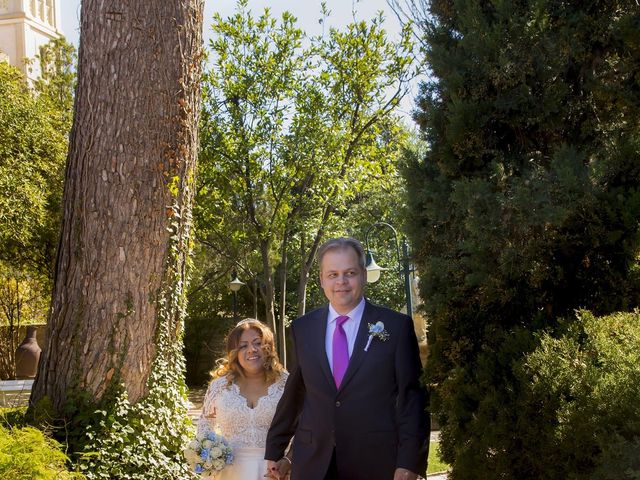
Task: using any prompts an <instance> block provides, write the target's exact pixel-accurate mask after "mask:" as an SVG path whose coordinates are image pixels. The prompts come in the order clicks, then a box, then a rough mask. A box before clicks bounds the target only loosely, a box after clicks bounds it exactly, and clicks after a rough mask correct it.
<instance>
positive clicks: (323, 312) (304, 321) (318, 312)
mask: <svg viewBox="0 0 640 480" xmlns="http://www.w3.org/2000/svg"><path fill="white" fill-rule="evenodd" d="M327 309H328V306H327V305H323V306H321V307H318V308H316V309H314V310H311V311H310V312H307V313H305V314H304V315H302V316H300V317H298V318H296V319H295V320H294V321H293V323H292V324H291V326H292V327H293V328H296V329H297V328H304V327H306V326H308V325H311V324H312V323H313V322H317V321H319V319H323V318H324V319H325V320H326V318H327Z"/></svg>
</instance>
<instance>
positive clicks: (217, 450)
mask: <svg viewBox="0 0 640 480" xmlns="http://www.w3.org/2000/svg"><path fill="white" fill-rule="evenodd" d="M184 456H185V459H186V461H187V463H188V464H189V467H191V469H192V470H193V471H194V472H195V473H198V474H201V475H213V474H215V473H217V472H219V471H221V470H222V469H224V468H225V467H226V466H227V465H230V464H231V463H233V453H232V452H231V447H230V446H229V443H228V442H227V440H226V439H225V438H224V437H223V436H222V435H217V434H216V433H214V432H206V433H201V434H199V435H198V436H196V439H195V440H192V441H191V442H189V444H188V445H187V448H186V450H185V452H184Z"/></svg>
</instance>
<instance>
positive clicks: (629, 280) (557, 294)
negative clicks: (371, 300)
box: [404, 0, 640, 480]
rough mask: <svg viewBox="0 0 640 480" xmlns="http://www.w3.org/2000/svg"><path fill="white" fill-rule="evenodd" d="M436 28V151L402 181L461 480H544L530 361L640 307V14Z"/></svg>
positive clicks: (489, 4)
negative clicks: (611, 316) (591, 323)
mask: <svg viewBox="0 0 640 480" xmlns="http://www.w3.org/2000/svg"><path fill="white" fill-rule="evenodd" d="M411 3H413V5H414V6H415V5H420V4H422V3H423V2H420V1H418V0H414V1H413V2H411ZM414 12H415V10H414ZM424 20H425V21H424V22H423V23H420V25H421V26H422V28H423V30H422V33H423V34H424V40H425V42H424V44H425V45H426V55H427V60H428V63H429V67H430V68H431V74H432V75H431V76H430V80H429V81H427V82H425V83H424V84H423V85H422V87H421V93H420V96H419V100H418V106H417V107H418V108H417V112H416V115H415V118H416V121H417V122H418V124H419V126H420V129H421V131H422V132H423V135H424V138H425V140H426V142H427V144H428V148H427V152H426V154H425V155H422V156H419V155H408V156H407V158H406V166H405V171H404V176H405V178H406V180H407V182H408V193H409V195H408V199H409V208H410V211H411V214H410V215H411V217H412V218H411V221H410V222H408V223H409V226H410V228H412V231H411V236H412V241H413V244H414V247H415V251H416V258H415V260H416V264H417V266H418V268H419V270H420V278H421V287H420V288H421V294H422V296H423V298H424V300H425V305H426V306H425V308H426V310H427V314H428V316H429V320H430V326H429V333H428V338H429V346H430V349H429V359H428V365H427V369H426V381H427V382H428V384H429V385H430V388H431V409H432V412H433V413H434V414H435V415H436V418H437V419H438V420H439V422H440V424H441V427H442V442H441V449H442V453H443V457H444V459H445V460H446V461H448V462H450V463H452V464H453V472H452V475H451V478H453V479H465V480H469V479H476V478H480V479H492V478H536V479H538V478H546V477H545V475H544V472H543V471H542V470H541V469H540V468H542V467H540V466H539V465H533V464H532V463H531V461H530V460H528V459H529V458H530V457H529V456H526V457H525V456H524V455H521V452H523V451H526V450H527V449H529V450H531V449H535V448H536V442H537V441H538V440H539V438H538V434H539V430H540V429H541V428H543V426H542V425H540V424H537V423H536V417H535V415H531V412H530V411H527V410H524V409H522V408H521V406H522V404H523V401H524V400H523V396H526V391H527V389H526V385H523V384H522V383H520V381H519V377H518V376H517V373H516V371H517V368H518V365H520V363H521V362H522V361H523V358H524V356H525V355H526V353H527V352H530V351H531V350H533V349H534V348H535V346H536V343H537V338H539V334H540V333H541V332H542V331H545V332H556V333H558V332H560V331H561V330H562V328H565V327H566V326H567V321H569V322H570V319H571V318H575V317H573V311H574V310H575V309H577V308H587V309H589V310H591V311H593V312H594V313H596V314H598V315H602V314H608V313H610V312H614V311H630V310H633V309H634V308H635V307H637V306H638V304H639V303H640V301H639V299H640V295H639V293H640V288H639V286H640V282H639V273H638V272H639V267H638V253H639V240H640V237H639V224H638V218H639V214H640V192H639V182H638V181H639V179H640V129H639V126H640V125H639V123H640V65H639V63H640V8H639V7H638V5H637V4H636V2H633V1H622V0H620V1H615V0H606V1H605V0H602V1H596V0H581V1H563V2H559V1H552V0H517V1H516V0H514V1H509V0H503V1H499V0H493V1H486V0H485V1H482V0H448V1H447V0H432V1H431V2H430V3H429V11H428V14H427V15H424ZM563 319H564V320H563ZM567 319H569V320H567Z"/></svg>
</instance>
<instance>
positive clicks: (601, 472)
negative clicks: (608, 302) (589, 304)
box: [508, 311, 640, 480]
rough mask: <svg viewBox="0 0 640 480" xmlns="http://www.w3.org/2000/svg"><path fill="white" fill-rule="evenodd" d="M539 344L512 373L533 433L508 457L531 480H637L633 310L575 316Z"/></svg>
mask: <svg viewBox="0 0 640 480" xmlns="http://www.w3.org/2000/svg"><path fill="white" fill-rule="evenodd" d="M540 340H541V342H540V345H539V347H538V348H536V349H535V350H534V351H533V352H532V353H530V354H529V355H528V356H527V357H526V359H525V361H524V362H523V363H522V364H521V365H520V366H519V367H518V368H517V373H516V375H517V376H518V377H519V379H520V381H521V384H522V396H521V399H522V405H521V407H522V409H523V410H524V411H527V412H530V413H531V416H530V417H529V426H530V430H532V431H533V432H534V433H535V435H529V436H527V435H524V437H525V438H529V439H531V443H530V444H529V445H523V447H524V448H523V449H522V450H521V451H518V452H516V451H512V452H508V454H509V455H512V456H514V457H517V456H523V457H527V461H528V462H530V465H531V468H532V473H535V474H534V475H533V476H531V477H530V478H537V479H542V478H549V479H552V478H553V479H558V478H562V479H567V480H584V479H589V480H596V479H597V480H613V479H615V480H627V479H628V480H631V479H640V402H638V398H640V348H638V346H639V345H640V312H635V313H616V314H612V315H609V316H605V317H594V316H593V315H592V314H591V313H589V312H586V311H582V312H579V314H578V316H577V320H576V321H575V322H573V323H572V325H571V327H570V328H569V329H568V331H567V332H566V333H565V334H563V335H561V336H559V337H558V338H554V337H552V336H551V335H547V334H545V335H543V336H542V337H541V339H540ZM534 412H537V413H534ZM525 430H526V429H525Z"/></svg>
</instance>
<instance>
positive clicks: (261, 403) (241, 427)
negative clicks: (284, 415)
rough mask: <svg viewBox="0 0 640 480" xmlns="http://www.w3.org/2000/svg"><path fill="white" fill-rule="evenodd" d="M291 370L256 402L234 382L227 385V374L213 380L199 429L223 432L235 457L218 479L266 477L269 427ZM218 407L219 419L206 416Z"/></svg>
mask: <svg viewBox="0 0 640 480" xmlns="http://www.w3.org/2000/svg"><path fill="white" fill-rule="evenodd" d="M286 381H287V374H286V373H284V374H282V375H281V376H280V378H279V379H278V380H277V381H276V382H275V383H273V384H272V385H270V386H269V388H268V390H267V395H266V396H264V397H260V399H259V400H258V402H257V404H256V406H255V407H254V408H251V407H249V406H248V405H247V399H246V398H244V397H243V396H242V395H240V389H239V388H238V386H237V385H236V384H235V383H234V384H232V385H230V386H228V385H227V379H226V378H218V379H216V380H214V381H213V382H211V383H210V384H209V388H208V389H207V393H206V394H205V397H204V404H203V406H202V415H200V419H199V420H198V432H203V431H204V432H207V431H211V430H213V431H214V432H216V433H218V434H220V435H223V436H224V437H225V438H226V439H227V440H228V441H229V444H230V445H231V448H232V450H233V456H234V460H233V463H232V464H231V465H228V466H227V467H225V469H224V470H222V472H221V473H219V474H218V475H216V476H215V477H202V478H203V479H211V478H215V480H264V474H265V473H266V472H267V463H266V461H265V460H264V449H265V443H266V440H267V431H268V430H269V426H270V425H271V420H272V419H273V415H274V413H275V411H276V406H277V405H278V401H279V400H280V397H281V396H282V392H283V391H284V384H285V383H286ZM214 411H215V419H211V418H206V416H208V415H211V414H212V413H213V412H214Z"/></svg>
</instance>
